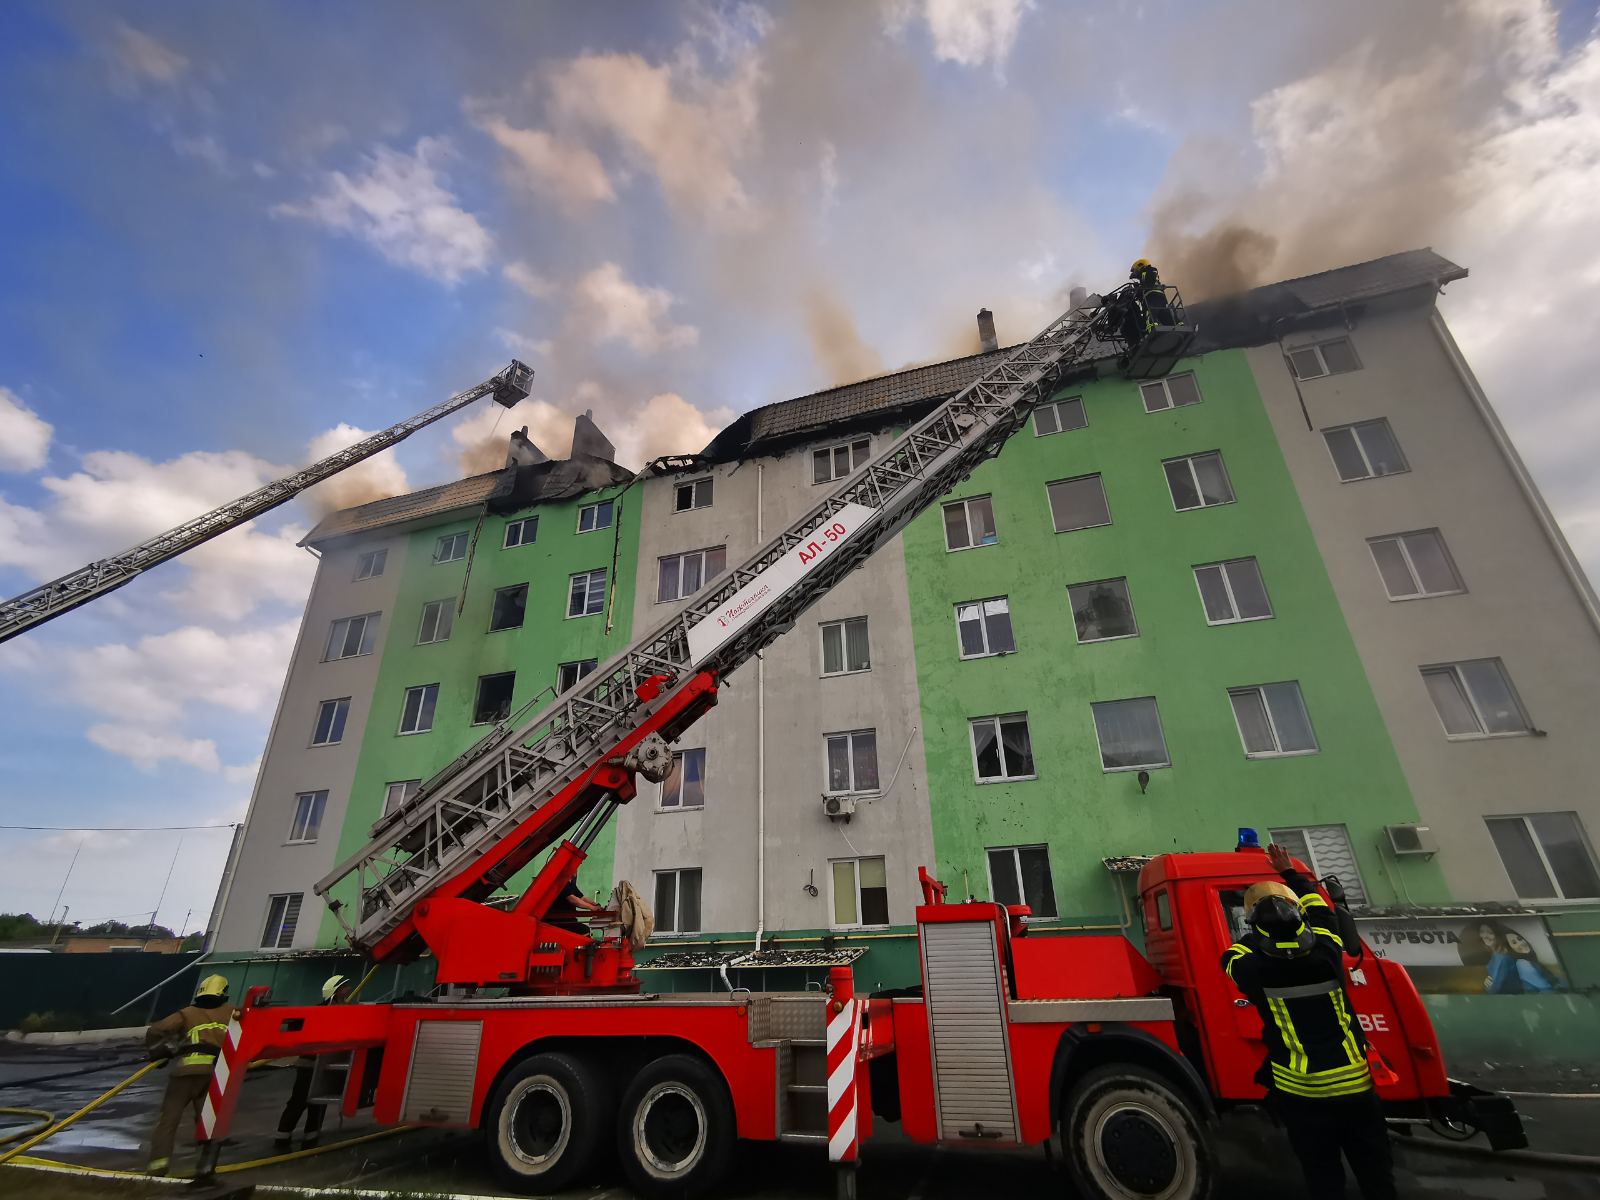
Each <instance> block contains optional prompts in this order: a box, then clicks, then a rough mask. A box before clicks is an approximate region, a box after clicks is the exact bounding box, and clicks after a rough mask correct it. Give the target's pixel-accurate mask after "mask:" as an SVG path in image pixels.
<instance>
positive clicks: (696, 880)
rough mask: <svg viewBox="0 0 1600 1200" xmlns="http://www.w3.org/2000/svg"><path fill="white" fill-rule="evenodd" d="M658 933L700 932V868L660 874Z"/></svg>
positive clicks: (658, 879) (688, 868)
mask: <svg viewBox="0 0 1600 1200" xmlns="http://www.w3.org/2000/svg"><path fill="white" fill-rule="evenodd" d="M656 932H657V933H699V932H700V868H699V867H683V868H680V869H679V870H676V871H657V872H656Z"/></svg>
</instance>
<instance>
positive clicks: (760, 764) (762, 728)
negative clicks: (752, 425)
mask: <svg viewBox="0 0 1600 1200" xmlns="http://www.w3.org/2000/svg"><path fill="white" fill-rule="evenodd" d="M765 477H766V464H765V463H763V462H762V461H761V460H760V459H757V460H756V545H758V546H764V545H766V544H767V543H766V538H765V536H764V535H763V533H762V512H761V502H762V485H763V483H764V481H765ZM766 931H767V664H766V657H765V652H764V651H760V650H758V651H756V953H758V954H759V953H760V952H761V938H762V936H763V935H764V934H765V933H766Z"/></svg>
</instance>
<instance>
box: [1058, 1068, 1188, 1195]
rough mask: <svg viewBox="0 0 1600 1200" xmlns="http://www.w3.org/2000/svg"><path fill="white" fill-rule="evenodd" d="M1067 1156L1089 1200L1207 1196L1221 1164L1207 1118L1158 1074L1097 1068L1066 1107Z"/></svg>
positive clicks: (1069, 1097) (1076, 1184) (1073, 1092)
mask: <svg viewBox="0 0 1600 1200" xmlns="http://www.w3.org/2000/svg"><path fill="white" fill-rule="evenodd" d="M1061 1142H1062V1147H1061V1148H1062V1152H1063V1157H1064V1158H1065V1159H1066V1161H1067V1169H1068V1171H1069V1172H1070V1173H1071V1176H1072V1182H1073V1185H1074V1187H1075V1188H1076V1189H1077V1192H1078V1194H1079V1195H1081V1196H1083V1197H1085V1200H1206V1197H1208V1196H1210V1195H1211V1184H1212V1178H1213V1176H1214V1174H1215V1168H1214V1164H1213V1160H1212V1151H1211V1141H1210V1137H1209V1135H1208V1133H1207V1130H1206V1127H1205V1122H1204V1120H1203V1118H1202V1117H1201V1116H1200V1114H1198V1113H1197V1112H1196V1111H1195V1109H1194V1105H1193V1104H1191V1103H1190V1101H1189V1099H1188V1097H1187V1096H1185V1095H1184V1094H1183V1092H1182V1091H1181V1090H1180V1089H1179V1088H1177V1087H1176V1086H1174V1085H1173V1084H1172V1083H1171V1082H1170V1081H1169V1080H1167V1079H1166V1078H1164V1077H1163V1076H1162V1075H1160V1074H1158V1073H1157V1072H1155V1071H1151V1070H1147V1069H1145V1068H1143V1067H1136V1066H1131V1065H1115V1064H1113V1065H1108V1066H1103V1067H1096V1068H1094V1069H1093V1070H1092V1071H1089V1072H1087V1073H1086V1074H1085V1075H1084V1076H1083V1078H1081V1079H1079V1080H1078V1081H1077V1082H1076V1083H1074V1084H1073V1085H1072V1087H1071V1088H1070V1089H1069V1091H1068V1093H1067V1100H1066V1104H1065V1105H1064V1106H1063V1107H1062V1118H1061Z"/></svg>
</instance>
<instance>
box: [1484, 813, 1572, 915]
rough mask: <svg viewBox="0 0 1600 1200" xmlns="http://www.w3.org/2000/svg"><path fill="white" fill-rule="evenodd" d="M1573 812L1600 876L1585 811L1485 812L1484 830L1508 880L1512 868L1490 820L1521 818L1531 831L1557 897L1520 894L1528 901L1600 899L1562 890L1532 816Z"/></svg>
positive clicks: (1553, 902) (1555, 902) (1551, 902)
mask: <svg viewBox="0 0 1600 1200" xmlns="http://www.w3.org/2000/svg"><path fill="white" fill-rule="evenodd" d="M1569 815H1570V816H1571V817H1572V819H1573V820H1574V821H1575V822H1576V823H1577V826H1578V837H1579V838H1580V839H1581V841H1582V845H1583V848H1584V849H1585V850H1587V851H1588V853H1589V866H1590V867H1591V868H1592V869H1593V870H1594V872H1595V873H1596V874H1597V875H1600V858H1597V857H1596V856H1595V852H1594V843H1592V842H1591V841H1590V840H1589V831H1588V830H1587V829H1585V828H1584V825H1583V815H1582V814H1581V813H1579V812H1578V811H1577V810H1576V809H1571V808H1556V809H1546V810H1544V811H1541V812H1529V813H1488V814H1485V816H1484V818H1483V821H1484V829H1485V832H1488V833H1489V844H1490V845H1491V846H1493V847H1494V856H1495V857H1496V858H1497V859H1499V860H1500V869H1501V870H1502V871H1504V872H1505V873H1506V878H1507V879H1508V880H1509V879H1510V878H1511V868H1510V866H1509V865H1507V863H1506V860H1505V856H1504V855H1502V854H1501V853H1500V847H1499V845H1498V843H1496V842H1495V840H1494V834H1493V832H1492V831H1490V830H1489V822H1490V821H1521V822H1522V827H1523V829H1525V830H1526V831H1527V834H1528V841H1529V842H1531V843H1532V844H1533V850H1534V853H1535V854H1537V855H1538V856H1539V865H1540V866H1542V867H1543V868H1544V873H1545V877H1546V878H1547V879H1549V880H1550V886H1551V887H1553V888H1554V889H1555V890H1556V893H1557V894H1556V895H1554V896H1518V897H1517V899H1519V900H1526V901H1533V902H1536V903H1539V904H1549V905H1568V904H1593V903H1594V902H1595V900H1596V898H1597V897H1595V896H1568V895H1567V894H1566V893H1565V892H1564V891H1562V889H1561V880H1559V879H1557V878H1556V869H1555V867H1554V865H1552V863H1551V862H1550V856H1549V855H1548V854H1546V853H1545V849H1544V842H1542V841H1541V840H1540V839H1539V833H1538V831H1537V830H1535V829H1534V827H1533V822H1532V820H1530V818H1532V817H1553V816H1569ZM1515 889H1516V884H1515V883H1513V884H1512V890H1513V891H1515Z"/></svg>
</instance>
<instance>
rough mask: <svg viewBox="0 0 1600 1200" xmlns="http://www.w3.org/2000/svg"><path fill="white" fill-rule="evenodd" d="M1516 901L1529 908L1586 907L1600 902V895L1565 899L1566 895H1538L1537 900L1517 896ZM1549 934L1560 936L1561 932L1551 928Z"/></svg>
mask: <svg viewBox="0 0 1600 1200" xmlns="http://www.w3.org/2000/svg"><path fill="white" fill-rule="evenodd" d="M1517 903H1518V904H1526V905H1528V907H1530V908H1554V909H1563V908H1584V907H1587V906H1589V905H1593V904H1600V896H1580V897H1578V898H1577V899H1567V898H1566V897H1559V898H1558V897H1554V896H1543V897H1540V898H1539V899H1537V900H1529V899H1528V898H1526V897H1524V896H1518V897H1517ZM1551 936H1552V937H1560V936H1561V934H1560V932H1559V931H1556V930H1552V931H1551Z"/></svg>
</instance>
